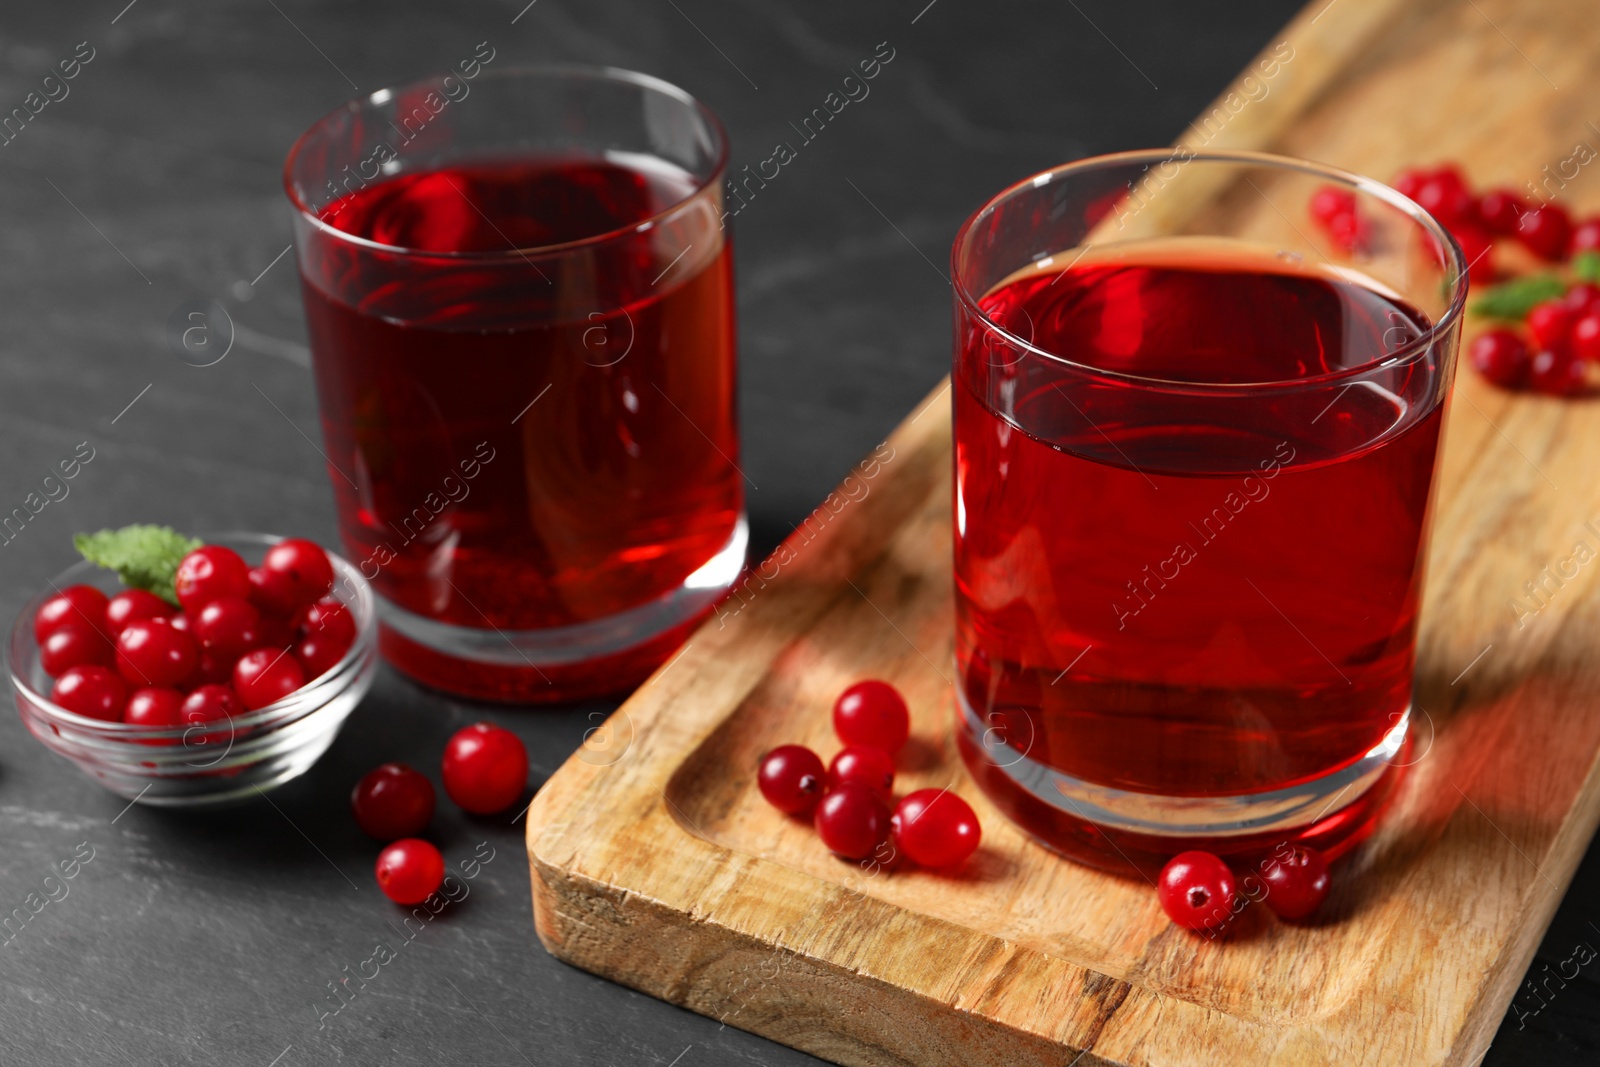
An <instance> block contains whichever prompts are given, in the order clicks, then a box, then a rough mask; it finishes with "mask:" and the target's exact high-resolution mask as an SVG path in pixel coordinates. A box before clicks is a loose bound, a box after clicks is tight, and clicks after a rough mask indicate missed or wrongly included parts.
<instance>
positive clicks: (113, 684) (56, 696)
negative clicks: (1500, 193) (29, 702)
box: [50, 663, 128, 722]
mask: <svg viewBox="0 0 1600 1067" xmlns="http://www.w3.org/2000/svg"><path fill="white" fill-rule="evenodd" d="M50 699H51V700H53V701H55V702H56V703H57V704H60V705H61V706H62V707H63V708H66V709H67V710H68V711H70V712H73V713H75V714H78V715H83V716H86V717H88V718H91V719H104V720H106V721H107V722H116V721H117V720H118V719H120V718H122V708H123V705H125V704H126V703H127V702H128V686H127V684H126V683H124V682H123V680H122V679H121V678H118V677H117V675H116V673H115V672H114V671H111V670H110V669H108V668H106V667H99V666H96V665H94V664H92V663H85V664H82V665H81V666H77V667H68V668H67V669H66V670H65V671H63V672H62V673H61V677H59V678H57V679H56V684H55V686H54V687H53V688H52V689H51V690H50Z"/></svg>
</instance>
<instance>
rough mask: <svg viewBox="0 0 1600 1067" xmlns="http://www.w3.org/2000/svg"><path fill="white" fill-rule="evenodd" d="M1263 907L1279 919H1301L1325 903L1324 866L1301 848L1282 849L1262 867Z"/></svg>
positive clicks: (1317, 855) (1310, 850)
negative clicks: (1264, 889) (1264, 887)
mask: <svg viewBox="0 0 1600 1067" xmlns="http://www.w3.org/2000/svg"><path fill="white" fill-rule="evenodd" d="M1261 880H1262V881H1263V882H1265V883H1266V887H1267V895H1266V897H1265V898H1264V899H1265V901H1266V905H1267V907H1269V908H1271V909H1272V912H1273V914H1275V915H1277V916H1278V917H1279V918H1280V919H1304V918H1306V917H1307V916H1308V915H1310V914H1311V913H1312V912H1314V911H1316V910H1317V909H1318V908H1320V907H1321V906H1322V902H1323V901H1324V900H1326V899H1328V886H1329V879H1328V863H1327V861H1326V860H1324V859H1323V858H1322V853H1320V852H1318V851H1317V850H1316V849H1314V848H1308V847H1306V846H1304V845H1295V846H1287V845H1285V846H1282V847H1280V848H1279V849H1278V850H1277V851H1276V852H1274V853H1273V854H1272V856H1271V857H1269V858H1268V859H1267V861H1266V862H1265V863H1264V864H1262V868H1261Z"/></svg>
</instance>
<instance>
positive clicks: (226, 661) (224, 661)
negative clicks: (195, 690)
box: [189, 649, 235, 685]
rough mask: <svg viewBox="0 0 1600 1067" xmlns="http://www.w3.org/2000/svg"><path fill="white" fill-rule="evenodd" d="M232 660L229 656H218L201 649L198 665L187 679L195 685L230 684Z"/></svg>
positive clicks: (231, 680) (231, 679) (231, 682)
mask: <svg viewBox="0 0 1600 1067" xmlns="http://www.w3.org/2000/svg"><path fill="white" fill-rule="evenodd" d="M234 662H235V661H234V659H233V658H232V657H230V656H218V655H214V654H212V653H210V652H207V651H205V650H204V649H201V650H200V665H199V666H198V667H196V668H195V669H194V677H192V678H191V679H189V680H190V681H191V682H193V683H195V684H196V685H232V684H233V664H234Z"/></svg>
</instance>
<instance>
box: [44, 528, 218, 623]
mask: <svg viewBox="0 0 1600 1067" xmlns="http://www.w3.org/2000/svg"><path fill="white" fill-rule="evenodd" d="M72 544H73V547H75V548H76V549H77V550H78V551H79V552H80V553H81V554H82V555H83V558H84V559H86V560H88V561H89V562H90V563H93V564H95V565H96V566H99V567H104V568H106V569H107V570H113V571H116V572H117V577H119V578H121V579H122V584H123V585H126V586H129V587H130V588H133V589H147V590H149V591H150V592H152V593H154V594H155V595H156V596H158V597H160V598H161V599H163V600H165V601H167V602H168V603H169V604H176V603H177V602H178V594H177V592H176V591H175V590H174V589H173V587H172V579H173V577H174V576H176V575H177V573H178V564H179V563H180V562H182V560H183V557H184V556H187V555H188V554H189V553H190V552H193V551H194V550H195V549H197V548H199V547H200V545H201V542H200V541H199V540H198V539H196V538H193V537H185V536H184V535H183V534H181V533H178V532H177V531H176V530H174V529H172V528H171V527H170V526H124V527H123V528H122V529H120V530H101V531H100V532H99V533H92V534H82V533H81V534H76V535H74V536H73V538H72Z"/></svg>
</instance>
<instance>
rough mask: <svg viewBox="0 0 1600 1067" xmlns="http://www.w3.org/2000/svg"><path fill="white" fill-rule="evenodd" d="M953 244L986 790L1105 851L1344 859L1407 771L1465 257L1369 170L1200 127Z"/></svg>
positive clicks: (978, 747)
mask: <svg viewBox="0 0 1600 1067" xmlns="http://www.w3.org/2000/svg"><path fill="white" fill-rule="evenodd" d="M1328 185H1332V186H1335V187H1337V188H1339V189H1341V190H1343V191H1344V192H1345V193H1347V194H1348V195H1349V196H1350V197H1351V198H1353V200H1354V202H1355V213H1356V217H1357V218H1358V219H1359V220H1360V223H1359V225H1358V226H1357V227H1355V228H1354V232H1355V233H1356V234H1357V236H1358V240H1357V241H1356V242H1354V247H1353V248H1348V249H1347V248H1345V247H1342V246H1341V245H1339V244H1336V243H1335V242H1334V241H1332V240H1331V239H1329V238H1328V237H1327V236H1326V234H1325V231H1323V230H1321V229H1319V228H1317V227H1316V226H1315V225H1314V224H1313V223H1312V221H1311V219H1310V218H1309V216H1308V214H1307V204H1308V202H1309V200H1310V198H1311V196H1312V195H1313V194H1314V193H1315V192H1316V191H1317V190H1319V189H1321V188H1323V187H1325V186H1328ZM952 264H953V270H954V281H955V294H956V299H955V355H954V373H953V381H952V388H951V391H952V394H953V396H954V401H953V403H954V425H955V578H956V618H957V628H956V658H957V667H958V670H959V676H960V677H959V682H958V685H957V709H956V715H957V736H958V741H959V744H960V747H961V750H962V752H963V755H964V757H965V759H966V762H967V765H968V767H969V768H970V770H971V771H972V773H973V775H974V777H975V778H976V779H977V781H978V783H979V784H980V786H981V787H982V788H983V789H984V790H985V792H986V793H987V794H988V795H989V796H990V797H991V798H992V799H993V800H994V801H995V802H996V804H997V805H998V806H999V807H1000V808H1001V809H1002V810H1004V811H1005V812H1006V813H1007V815H1008V816H1010V817H1011V818H1012V819H1013V820H1014V821H1016V822H1017V823H1018V824H1020V825H1021V826H1022V827H1023V828H1024V829H1025V830H1026V831H1028V832H1029V833H1030V834H1032V835H1033V836H1034V837H1035V838H1036V839H1037V840H1039V841H1041V842H1042V843H1044V844H1046V845H1047V846H1049V847H1051V848H1053V849H1056V850H1057V851H1059V852H1061V853H1063V854H1065V855H1067V856H1069V857H1072V858H1075V859H1079V860H1082V861H1084V862H1087V863H1091V864H1095V865H1098V866H1102V867H1107V868H1112V869H1122V870H1127V869H1129V868H1140V869H1144V870H1145V871H1147V872H1148V871H1151V870H1154V869H1157V868H1159V867H1160V865H1161V864H1162V863H1163V862H1164V861H1165V860H1166V859H1167V858H1170V856H1171V855H1172V854H1173V853H1175V852H1178V851H1181V850H1183V849H1185V848H1196V847H1198V848H1206V849H1209V850H1211V851H1214V852H1218V853H1221V854H1224V855H1236V856H1240V857H1241V858H1242V857H1245V856H1248V855H1249V854H1250V853H1252V852H1255V851H1264V850H1266V849H1270V848H1271V847H1273V846H1274V845H1276V844H1277V843H1279V842H1282V841H1284V840H1293V841H1301V842H1306V843H1309V844H1311V845H1313V846H1316V847H1320V848H1323V849H1326V850H1329V851H1330V852H1332V853H1334V854H1338V853H1339V852H1340V851H1342V850H1343V849H1347V848H1349V847H1350V846H1351V845H1352V844H1353V843H1354V842H1356V841H1358V840H1359V839H1360V838H1361V837H1362V836H1363V835H1364V834H1365V833H1366V832H1367V831H1368V830H1370V828H1371V826H1372V824H1373V821H1374V819H1375V818H1376V816H1377V814H1378V813H1379V811H1381V809H1382V808H1383V805H1384V802H1385V801H1386V799H1387V798H1388V797H1389V796H1390V794H1391V792H1392V789H1393V786H1394V782H1395V780H1396V777H1397V775H1398V770H1397V768H1399V767H1401V766H1403V765H1404V764H1405V762H1406V752H1407V751H1408V749H1407V745H1406V739H1407V727H1408V723H1409V720H1410V710H1411V687H1412V670H1413V663H1414V657H1415V646H1416V619H1417V604H1418V598H1419V594H1420V590H1421V584H1422V576H1423V560H1424V556H1425V552H1426V548H1427V539H1428V528H1429V514H1430V502H1431V500H1432V495H1433V485H1434V471H1435V467H1436V458H1437V455H1438V449H1439V441H1440V433H1441V430H1442V427H1443V422H1444V414H1445V406H1446V398H1447V397H1448V395H1449V391H1450V383H1451V378H1452V375H1453V372H1454V365H1455V357H1456V348H1457V341H1458V332H1459V330H1458V327H1459V322H1460V318H1461V309H1462V305H1463V301H1464V299H1465V292H1466V267H1465V264H1464V263H1463V261H1462V259H1461V254H1460V250H1459V249H1458V248H1457V247H1456V245H1455V244H1454V243H1453V242H1452V241H1451V239H1450V237H1449V236H1448V234H1447V233H1445V231H1444V230H1443V229H1441V228H1440V227H1439V225H1438V224H1437V223H1435V222H1434V221H1433V220H1432V219H1431V218H1430V217H1429V216H1428V215H1426V213H1424V212H1423V211H1422V210H1421V209H1420V208H1418V207H1417V206H1416V205H1415V204H1413V203H1411V202H1410V201H1409V200H1406V199H1405V198H1404V197H1402V196H1400V194H1398V193H1396V192H1394V191H1392V190H1390V189H1388V188H1385V187H1384V186H1382V185H1380V184H1378V183H1376V182H1373V181H1370V180H1368V179H1365V178H1360V177H1356V176H1354V175H1350V174H1346V173H1343V172H1339V171H1334V170H1330V169H1327V168H1324V167H1320V166H1317V165H1314V164H1310V163H1305V162H1300V161H1296V160H1290V159H1282V158H1277V157H1272V156H1259V155H1253V154H1228V155H1196V154H1195V153H1193V152H1189V151H1187V150H1184V149H1179V150H1175V151H1160V152H1143V153H1128V154H1122V155H1115V156H1108V157H1103V158H1098V159H1091V160H1086V161H1083V162H1079V163H1075V164H1070V165H1068V166H1064V167H1060V168H1058V169H1056V170H1053V171H1049V172H1046V173H1044V174H1040V175H1038V176H1037V177H1034V178H1032V179H1029V180H1027V181H1025V182H1022V183H1020V184H1018V185H1015V186H1013V187H1012V188H1010V189H1007V190H1006V191H1004V192H1002V193H1001V194H999V195H998V196H996V197H995V198H994V199H993V200H991V201H990V202H989V203H988V204H986V205H985V206H984V207H983V208H982V209H980V210H979V211H978V212H977V214H975V215H974V216H973V217H972V218H971V219H970V220H969V221H968V222H967V224H966V225H965V226H964V227H963V229H962V230H961V232H960V234H959V235H958V237H957V238H956V242H955V247H954V250H953V253H952Z"/></svg>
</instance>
